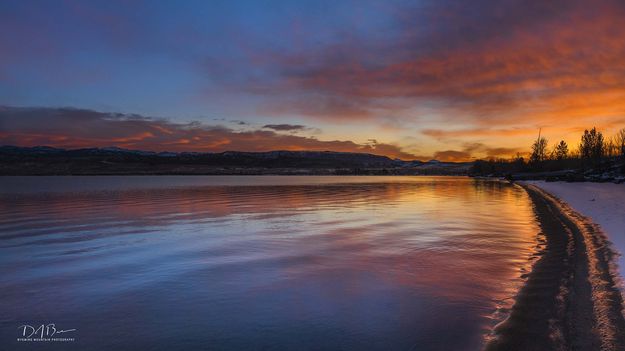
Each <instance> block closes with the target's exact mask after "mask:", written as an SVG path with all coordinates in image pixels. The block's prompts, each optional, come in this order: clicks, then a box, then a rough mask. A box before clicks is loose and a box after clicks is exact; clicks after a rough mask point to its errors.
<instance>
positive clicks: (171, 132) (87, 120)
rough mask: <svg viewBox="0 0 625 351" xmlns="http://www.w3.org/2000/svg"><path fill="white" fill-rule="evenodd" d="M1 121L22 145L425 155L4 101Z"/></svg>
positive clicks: (2, 139) (5, 140) (1, 136)
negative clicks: (11, 105) (5, 102)
mask: <svg viewBox="0 0 625 351" xmlns="http://www.w3.org/2000/svg"><path fill="white" fill-rule="evenodd" d="M0 126H2V130H0V143H2V144H10V145H18V146H37V145H48V146H56V147H63V148H86V147H107V146H118V147H123V148H130V149H140V150H149V151H198V152H222V151H272V150H310V151H328V150H329V151H343V152H367V153H374V154H380V155H385V156H388V157H391V158H401V159H406V160H412V159H417V158H423V157H419V156H417V155H414V154H412V153H409V152H406V151H404V150H403V149H402V148H401V147H399V146H397V145H393V144H387V143H379V142H375V143H368V144H359V143H356V142H353V141H349V140H328V141H325V140H318V139H316V138H314V137H305V136H299V135H293V134H281V133H276V132H275V131H272V130H263V129H260V130H249V131H235V130H232V129H229V128H225V127H220V126H207V125H202V124H198V123H189V124H183V123H173V122H169V121H166V120H156V119H150V118H146V117H142V116H136V115H120V114H108V113H102V112H97V111H92V110H79V109H67V108H62V109H54V108H13V107H2V108H0Z"/></svg>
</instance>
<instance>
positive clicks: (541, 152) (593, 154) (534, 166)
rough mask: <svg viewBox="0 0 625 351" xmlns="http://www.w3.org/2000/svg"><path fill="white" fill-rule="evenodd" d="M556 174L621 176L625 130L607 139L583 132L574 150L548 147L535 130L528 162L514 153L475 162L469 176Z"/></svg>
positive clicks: (560, 145)
mask: <svg viewBox="0 0 625 351" xmlns="http://www.w3.org/2000/svg"><path fill="white" fill-rule="evenodd" d="M557 171H572V172H573V171H574V172H577V173H579V174H586V173H593V172H594V173H600V172H613V173H614V172H617V173H620V174H625V128H623V129H621V130H619V131H618V132H617V133H616V134H614V135H612V136H609V137H605V136H604V135H603V133H602V132H601V131H599V130H597V128H595V127H593V128H592V129H590V130H588V129H586V130H584V133H583V134H582V135H581V138H580V141H579V144H577V145H576V147H571V146H569V145H568V144H567V142H566V141H564V140H560V141H557V142H556V143H554V144H552V145H551V146H550V145H549V141H548V140H547V138H545V137H544V136H542V135H541V131H540V130H539V132H538V137H537V138H536V140H534V142H533V143H532V145H531V153H530V154H529V158H528V159H525V158H524V157H523V156H521V155H520V154H517V155H516V156H515V157H513V158H512V159H502V158H499V159H489V160H477V161H475V162H474V164H473V167H472V168H471V171H470V173H471V174H473V175H496V176H509V175H513V174H519V173H540V172H557Z"/></svg>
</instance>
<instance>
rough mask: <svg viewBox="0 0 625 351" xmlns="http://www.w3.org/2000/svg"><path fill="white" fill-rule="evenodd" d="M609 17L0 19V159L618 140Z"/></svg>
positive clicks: (529, 6)
mask: <svg viewBox="0 0 625 351" xmlns="http://www.w3.org/2000/svg"><path fill="white" fill-rule="evenodd" d="M623 18H625V3H624V2H622V1H619V0H598V1H589V0H587V1H550V2H545V1H520V0H513V1H505V2H501V1H494V0H478V1H472V2H467V1H429V0H425V1H389V2H380V1H338V2H337V1H210V2H206V1H196V2H193V1H185V2H181V3H180V2H158V3H156V2H148V1H136V2H135V1H132V2H130V1H90V2H84V1H70V0H68V1H42V2H36V3H35V2H28V3H27V2H22V1H3V2H2V3H1V4H0V50H1V54H0V145H17V146H37V145H46V146H54V147H63V148H84V147H108V146H117V147H122V148H128V149H138V150H150V151H198V152H221V151H270V150H317V151H319V150H329V151H346V152H368V153H374V154H380V155H386V156H389V157H391V158H401V159H405V160H410V159H420V160H429V159H439V160H442V161H470V160H473V159H476V158H491V157H506V158H508V157H512V156H514V155H516V154H517V153H521V154H525V153H527V152H528V151H529V148H530V145H531V142H532V140H533V139H535V138H536V136H537V134H538V131H539V129H540V130H541V133H542V135H543V136H545V137H546V138H548V139H549V143H550V145H553V144H554V143H556V142H558V141H559V140H565V141H567V142H568V143H569V145H571V146H572V148H575V147H576V145H577V144H578V143H579V140H580V135H581V134H582V132H583V131H584V129H590V128H592V127H597V128H598V129H599V130H601V131H602V132H604V134H605V135H606V136H610V135H612V134H613V133H615V132H616V131H617V130H619V129H621V128H623V127H625V40H624V39H623V38H625V26H623Z"/></svg>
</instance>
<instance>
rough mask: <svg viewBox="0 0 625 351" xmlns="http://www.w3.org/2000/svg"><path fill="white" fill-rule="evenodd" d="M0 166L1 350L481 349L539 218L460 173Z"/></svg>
mask: <svg viewBox="0 0 625 351" xmlns="http://www.w3.org/2000/svg"><path fill="white" fill-rule="evenodd" d="M0 181H1V185H0V209H1V212H0V213H1V215H0V216H1V217H0V276H1V277H2V279H1V280H0V345H3V346H7V347H8V349H10V350H21V349H24V350H26V349H28V350H30V349H37V350H140V349H141V350H233V351H234V350H237V351H238V350H446V351H449V350H463V351H464V350H479V349H480V348H481V346H482V345H483V343H484V341H485V340H486V339H487V338H488V336H489V332H490V330H491V328H492V327H493V326H494V325H495V324H496V323H498V322H500V321H501V320H502V319H503V318H505V317H506V311H507V309H508V308H509V307H510V306H511V304H512V303H513V302H514V300H513V299H514V296H515V293H516V291H517V289H518V288H519V286H520V285H521V284H522V283H523V279H522V274H523V273H524V272H525V271H527V270H528V269H529V264H530V262H531V259H532V257H535V252H536V250H537V239H538V237H537V236H538V235H539V232H540V229H539V227H538V224H537V223H536V219H535V215H534V212H533V208H532V204H531V201H530V199H529V197H528V196H527V194H526V192H525V191H524V190H523V189H522V188H520V187H517V186H514V185H510V184H507V183H504V182H497V181H488V180H477V179H471V178H465V177H331V176H325V177H314V176H302V177H299V176H297V177H296V176H290V177H288V176H287V177H280V176H258V177H255V176H249V177H243V176H240V177H221V176H188V177H187V176H134V177H133V176H120V177H117V176H108V177H107V176H103V177H2V178H1V179H0ZM50 323H54V326H53V327H54V330H57V331H62V330H68V331H67V332H64V333H56V335H53V336H52V338H67V339H72V340H65V341H63V340H61V341H59V340H56V341H55V340H48V341H46V340H42V341H18V340H17V338H21V337H23V335H22V334H23V331H24V329H28V330H27V331H28V333H27V335H28V334H30V329H29V327H24V326H32V327H33V329H36V327H37V326H40V325H42V324H44V325H48V324H50ZM44 329H45V328H44ZM48 329H49V328H48ZM72 329H75V330H72ZM47 332H49V330H47ZM49 334H52V333H49ZM31 338H36V336H31ZM45 338H46V335H44V339H45Z"/></svg>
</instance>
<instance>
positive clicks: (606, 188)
mask: <svg viewBox="0 0 625 351" xmlns="http://www.w3.org/2000/svg"><path fill="white" fill-rule="evenodd" d="M527 183H530V184H534V185H536V186H538V187H540V188H542V189H543V190H546V191H547V192H549V193H551V194H552V195H555V196H557V197H558V198H560V199H561V200H563V201H565V202H566V203H568V204H569V205H570V206H571V207H573V208H574V209H575V210H576V211H577V212H579V213H581V214H582V215H584V216H586V217H589V218H591V219H592V220H593V222H595V223H596V224H598V225H599V226H601V229H602V230H603V231H604V232H605V233H606V234H607V235H608V238H609V239H610V241H611V242H612V243H613V244H614V248H615V249H616V250H617V251H618V252H620V253H621V256H620V257H619V259H618V265H619V271H620V273H621V277H625V184H613V183H565V182H553V183H547V182H544V181H528V182H527Z"/></svg>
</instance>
